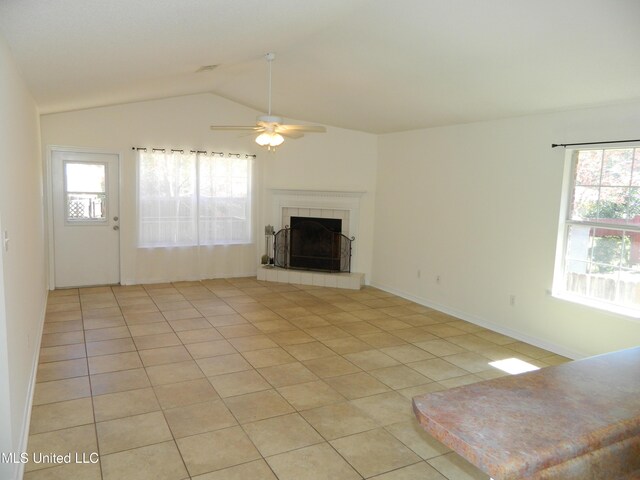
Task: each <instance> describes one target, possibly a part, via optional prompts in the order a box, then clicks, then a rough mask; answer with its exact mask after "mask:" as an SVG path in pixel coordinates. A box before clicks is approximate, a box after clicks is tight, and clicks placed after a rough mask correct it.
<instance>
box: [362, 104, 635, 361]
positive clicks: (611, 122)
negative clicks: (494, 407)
mask: <svg viewBox="0 0 640 480" xmlns="http://www.w3.org/2000/svg"><path fill="white" fill-rule="evenodd" d="M638 133H640V104H637V103H636V104H631V105H625V106H612V107H607V108H593V109H583V110H575V111H570V112H560V113H554V114H548V115H539V116H529V117H520V118H514V119H508V120H500V121H492V122H483V123H475V124H468V125H458V126H451V127H442V128H431V129H425V130H418V131H411V132H404V133H395V134H389V135H383V136H381V137H380V138H379V151H378V156H379V162H378V183H377V192H376V214H375V248H374V267H373V271H374V273H373V282H372V283H373V284H374V285H378V286H380V287H382V288H385V289H387V290H390V291H393V292H396V293H399V294H401V295H404V296H406V297H410V298H413V299H415V300H418V301H420V302H421V303H424V304H427V305H432V306H436V307H437V308H440V309H442V310H445V311H448V312H451V313H455V314H457V315H459V316H461V317H462V318H467V319H469V320H471V321H475V322H477V323H480V324H484V325H488V326H490V327H493V328H495V329H497V330H499V331H503V332H506V333H511V334H512V335H513V336H516V337H519V338H520V339H526V340H529V341H532V342H533V343H536V344H538V345H542V346H547V347H549V348H552V349H554V350H555V351H557V352H559V353H565V354H568V355H571V356H574V357H578V356H584V355H589V354H596V353H601V352H606V351H612V350H616V349H621V348H626V347H631V346H635V345H638V344H640V320H633V319H630V318H628V317H623V316H620V315H615V314H609V313H604V312H602V311H598V310H594V309H591V308H587V307H584V306H579V305H576V304H572V303H569V302H566V301H563V300H559V299H556V298H554V297H552V296H551V295H549V293H548V292H549V291H550V289H551V286H552V280H553V269H554V261H555V247H556V238H557V233H558V219H559V215H560V208H559V207H560V198H561V186H562V174H563V167H564V151H563V149H561V148H557V149H551V148H550V147H551V143H570V142H580V141H597V140H614V139H627V138H638ZM417 270H420V271H421V272H420V273H421V275H420V278H418V275H417ZM437 276H440V279H441V280H440V283H439V284H438V283H437V282H436V277H437ZM510 295H515V296H516V304H515V306H513V307H512V306H510V305H509V298H510Z"/></svg>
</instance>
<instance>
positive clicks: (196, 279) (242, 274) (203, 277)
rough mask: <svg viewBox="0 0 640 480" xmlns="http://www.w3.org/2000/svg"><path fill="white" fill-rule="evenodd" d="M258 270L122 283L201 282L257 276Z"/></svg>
mask: <svg viewBox="0 0 640 480" xmlns="http://www.w3.org/2000/svg"><path fill="white" fill-rule="evenodd" d="M255 276H256V270H253V271H251V272H240V273H219V274H215V275H212V274H203V275H182V276H177V277H152V278H137V279H135V280H125V281H123V283H122V285H148V284H152V283H171V282H200V281H202V280H215V279H219V278H243V277H255Z"/></svg>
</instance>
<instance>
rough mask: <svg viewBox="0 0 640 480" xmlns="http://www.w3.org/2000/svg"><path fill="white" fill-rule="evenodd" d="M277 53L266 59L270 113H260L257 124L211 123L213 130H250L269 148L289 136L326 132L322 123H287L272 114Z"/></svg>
mask: <svg viewBox="0 0 640 480" xmlns="http://www.w3.org/2000/svg"><path fill="white" fill-rule="evenodd" d="M275 58H276V55H275V53H267V54H266V55H265V59H266V60H267V63H268V64H269V113H268V114H267V115H260V116H259V117H258V118H257V119H256V124H255V125H211V130H250V131H253V132H255V133H257V134H258V136H257V137H256V143H257V144H258V145H260V146H262V147H267V149H268V150H275V149H276V147H277V146H278V145H281V144H282V142H284V137H287V138H292V139H296V138H302V137H303V136H304V134H305V133H324V132H326V131H327V129H326V128H325V127H323V126H321V125H287V124H284V123H282V117H278V116H276V115H272V114H271V64H272V62H273V61H274V60H275Z"/></svg>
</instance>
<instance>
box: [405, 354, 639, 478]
mask: <svg viewBox="0 0 640 480" xmlns="http://www.w3.org/2000/svg"><path fill="white" fill-rule="evenodd" d="M413 409H414V412H415V414H416V417H417V418H418V421H419V422H420V423H421V424H422V426H423V427H424V428H425V429H426V430H427V431H428V432H429V433H430V434H431V435H433V436H434V437H435V438H437V439H438V440H440V441H441V442H442V443H444V444H445V445H447V446H448V447H449V448H451V449H452V450H455V451H456V452H458V453H459V454H460V455H462V456H463V457H465V458H466V459H467V460H469V461H470V462H471V463H473V464H474V465H476V466H477V467H478V468H480V469H481V470H483V471H485V472H486V473H488V474H489V475H491V476H492V477H493V478H495V479H496V480H503V479H504V480H508V479H516V478H521V477H529V476H532V475H533V474H535V473H536V472H538V471H540V470H542V469H545V468H548V467H550V466H553V465H558V464H560V463H562V462H566V461H568V460H571V459H574V458H576V457H579V456H581V455H584V454H586V453H587V452H590V451H593V450H596V449H599V448H603V447H607V446H609V445H612V444H614V443H617V442H621V441H622V440H625V439H629V438H631V437H634V436H636V437H638V436H640V347H637V348H631V349H628V350H622V351H620V352H614V353H608V354H604V355H598V356H595V357H590V358H587V359H584V360H579V361H575V362H570V363H566V364H563V365H559V366H555V367H548V368H545V369H542V370H538V371H535V372H529V373H524V374H521V375H515V376H509V377H501V378H497V379H495V380H489V381H485V382H480V383H476V384H472V385H467V386H464V387H459V388H454V389H451V390H446V391H442V392H435V393H430V394H426V395H422V396H418V397H415V398H414V399H413Z"/></svg>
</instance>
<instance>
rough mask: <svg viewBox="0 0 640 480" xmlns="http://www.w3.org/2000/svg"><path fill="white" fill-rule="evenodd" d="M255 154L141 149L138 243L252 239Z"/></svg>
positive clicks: (154, 244)
mask: <svg viewBox="0 0 640 480" xmlns="http://www.w3.org/2000/svg"><path fill="white" fill-rule="evenodd" d="M251 171H252V159H251V158H249V159H245V158H235V157H233V158H227V157H220V156H218V155H215V156H213V155H212V156H208V155H206V154H195V153H181V152H170V153H165V152H161V151H154V152H145V151H139V152H138V234H139V235H138V245H139V246H140V247H170V246H196V245H220V244H236V243H250V242H251V235H252V232H251V224H252V222H251V218H252V217H251V213H252V212H251V189H252V183H251Z"/></svg>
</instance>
